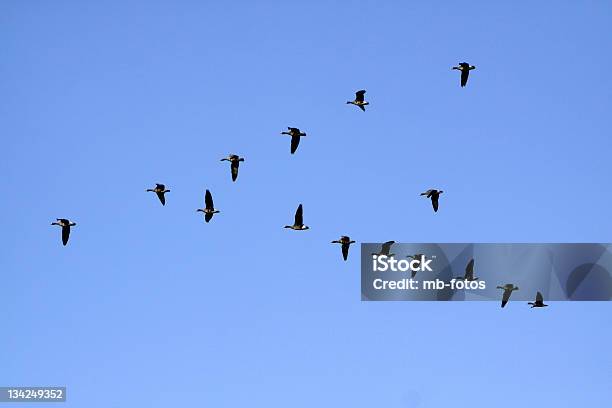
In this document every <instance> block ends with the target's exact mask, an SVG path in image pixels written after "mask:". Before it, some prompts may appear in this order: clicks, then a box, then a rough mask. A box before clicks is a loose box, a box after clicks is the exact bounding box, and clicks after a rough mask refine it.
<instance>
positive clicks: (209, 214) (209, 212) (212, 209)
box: [196, 190, 219, 222]
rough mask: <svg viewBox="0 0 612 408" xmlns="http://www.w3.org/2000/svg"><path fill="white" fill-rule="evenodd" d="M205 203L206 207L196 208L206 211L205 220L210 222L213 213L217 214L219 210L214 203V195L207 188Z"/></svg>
mask: <svg viewBox="0 0 612 408" xmlns="http://www.w3.org/2000/svg"><path fill="white" fill-rule="evenodd" d="M204 204H205V206H206V207H205V208H198V209H197V210H196V212H198V211H199V212H203V213H204V221H206V222H209V221H210V220H212V217H213V215H215V214H216V213H218V212H219V210H216V209H215V206H214V204H213V199H212V195H211V194H210V191H208V190H206V194H205V195H204Z"/></svg>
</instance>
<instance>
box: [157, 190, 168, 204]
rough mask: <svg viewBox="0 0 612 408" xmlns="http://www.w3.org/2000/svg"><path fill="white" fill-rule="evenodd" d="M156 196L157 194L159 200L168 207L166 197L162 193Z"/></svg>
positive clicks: (159, 192) (158, 192)
mask: <svg viewBox="0 0 612 408" xmlns="http://www.w3.org/2000/svg"><path fill="white" fill-rule="evenodd" d="M155 194H157V198H159V201H160V202H161V203H162V205H166V195H165V194H164V193H163V192H161V191H157V192H156V193H155Z"/></svg>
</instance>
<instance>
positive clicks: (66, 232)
mask: <svg viewBox="0 0 612 408" xmlns="http://www.w3.org/2000/svg"><path fill="white" fill-rule="evenodd" d="M55 221H56V222H52V223H51V225H59V226H60V227H62V244H64V246H65V245H66V244H67V243H68V238H69V237H70V227H74V226H75V225H76V223H74V222H70V220H68V219H66V218H56V219H55Z"/></svg>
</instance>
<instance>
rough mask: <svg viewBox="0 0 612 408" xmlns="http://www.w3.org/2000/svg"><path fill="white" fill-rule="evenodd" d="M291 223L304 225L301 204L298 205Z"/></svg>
mask: <svg viewBox="0 0 612 408" xmlns="http://www.w3.org/2000/svg"><path fill="white" fill-rule="evenodd" d="M293 225H304V210H303V209H302V204H300V205H298V208H297V210H296V212H295V222H294V223H293Z"/></svg>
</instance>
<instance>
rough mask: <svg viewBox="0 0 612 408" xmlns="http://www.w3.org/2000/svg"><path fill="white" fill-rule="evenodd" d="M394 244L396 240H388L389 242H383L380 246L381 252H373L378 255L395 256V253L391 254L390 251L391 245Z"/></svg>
mask: <svg viewBox="0 0 612 408" xmlns="http://www.w3.org/2000/svg"><path fill="white" fill-rule="evenodd" d="M393 244H395V241H387V242H385V243H383V244H382V247H381V248H380V252H379V253H376V252H372V255H378V256H382V255H385V256H386V257H388V258H390V257H392V256H394V255H395V254H390V253H389V251H391V245H393Z"/></svg>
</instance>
